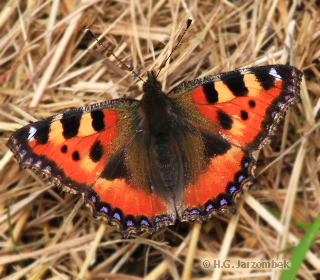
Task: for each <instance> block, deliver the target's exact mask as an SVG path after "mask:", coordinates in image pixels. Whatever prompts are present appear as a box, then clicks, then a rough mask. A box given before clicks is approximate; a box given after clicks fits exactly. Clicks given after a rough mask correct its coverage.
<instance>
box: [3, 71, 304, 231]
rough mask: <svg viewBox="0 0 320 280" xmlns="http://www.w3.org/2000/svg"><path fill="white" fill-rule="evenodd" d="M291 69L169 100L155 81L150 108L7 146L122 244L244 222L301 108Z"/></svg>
mask: <svg viewBox="0 0 320 280" xmlns="http://www.w3.org/2000/svg"><path fill="white" fill-rule="evenodd" d="M301 77H302V73H301V72H300V71H299V70H297V69H295V68H293V67H290V66H285V65H271V66H264V67H254V68H247V69H240V70H236V71H233V72H227V73H222V74H219V75H216V76H211V77H206V78H203V79H199V80H195V81H191V82H186V83H182V84H180V85H179V86H177V87H176V88H174V89H173V90H172V91H170V92H169V93H168V94H165V93H164V92H162V90H161V84H160V83H159V82H158V81H157V80H156V78H155V76H154V74H153V73H152V72H148V79H147V81H146V82H145V84H144V95H143V97H142V99H141V101H137V100H133V99H117V100H112V101H108V102H103V103H99V104H95V105H89V106H86V107H82V108H79V109H75V110H71V111H69V112H66V113H63V114H59V115H56V116H53V117H51V118H48V119H45V120H42V121H39V122H36V123H33V124H29V125H27V126H25V127H23V128H21V129H20V130H18V131H17V132H15V133H14V134H13V135H12V136H11V138H10V139H9V141H8V144H7V145H8V146H9V147H10V149H11V150H12V151H13V153H14V154H15V156H16V158H17V159H18V161H19V162H20V166H21V167H22V168H33V169H35V170H37V171H38V172H39V173H41V174H43V175H45V176H46V177H48V178H49V179H50V180H51V181H53V182H54V183H55V184H56V185H57V186H59V187H61V188H62V189H63V190H65V191H70V192H74V193H81V194H83V196H84V198H85V202H86V204H87V205H89V206H90V208H91V209H92V211H93V214H94V216H95V217H98V218H103V219H105V220H107V221H108V222H109V223H110V224H113V225H117V226H118V227H119V228H120V230H121V233H122V235H123V236H125V237H126V236H128V235H129V234H131V233H134V232H140V231H148V232H150V233H153V232H155V231H156V230H158V229H159V228H161V227H164V226H168V225H171V224H174V223H175V222H176V220H177V218H179V219H180V220H181V221H190V220H195V219H198V220H207V219H208V218H210V217H211V216H212V215H213V214H214V213H220V212H228V213H235V210H236V200H237V198H238V197H239V195H240V194H241V193H242V190H243V188H244V187H246V186H248V185H250V184H252V182H253V171H254V168H255V165H256V161H255V159H254V156H253V152H254V151H255V150H258V149H260V148H261V147H262V146H263V145H264V144H265V143H266V142H267V141H268V140H269V139H270V137H271V136H272V135H273V133H274V130H275V128H276V127H277V125H278V123H279V121H280V119H281V118H282V117H283V116H284V114H285V111H286V109H287V108H288V107H289V106H290V105H292V104H294V103H297V102H299V101H300V97H299V92H300V83H301Z"/></svg>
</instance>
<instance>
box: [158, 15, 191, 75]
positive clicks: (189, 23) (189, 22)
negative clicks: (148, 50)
mask: <svg viewBox="0 0 320 280" xmlns="http://www.w3.org/2000/svg"><path fill="white" fill-rule="evenodd" d="M191 22H192V19H190V18H189V19H188V20H187V27H186V29H185V30H184V31H183V33H182V35H181V37H180V39H179V41H178V43H177V44H176V46H175V47H174V48H173V50H172V52H171V53H170V54H169V56H168V57H167V59H166V61H165V62H164V63H162V66H161V67H160V69H159V71H158V73H157V75H156V78H157V77H158V76H159V74H160V71H161V70H162V69H163V67H164V66H165V64H166V63H167V61H168V60H169V58H170V57H171V55H172V54H173V53H174V51H175V50H176V49H177V47H178V46H179V44H180V42H181V40H182V38H183V37H184V35H185V34H186V32H187V30H188V29H189V27H190V25H191Z"/></svg>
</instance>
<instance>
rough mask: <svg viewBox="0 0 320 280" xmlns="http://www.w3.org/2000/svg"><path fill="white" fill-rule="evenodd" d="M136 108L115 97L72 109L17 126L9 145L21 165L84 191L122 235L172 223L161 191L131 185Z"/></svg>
mask: <svg viewBox="0 0 320 280" xmlns="http://www.w3.org/2000/svg"><path fill="white" fill-rule="evenodd" d="M138 107H139V101H136V100H131V99H118V100H112V101H109V102H103V103H99V104H95V105H91V106H85V107H82V108H78V109H75V110H71V111H68V112H66V113H63V114H59V115H56V116H53V117H50V118H47V119H44V120H41V121H39V122H35V123H32V124H29V125H27V126H25V127H23V128H21V129H19V130H18V131H16V132H15V133H14V134H13V135H12V136H11V137H10V139H9V141H8V143H7V145H8V147H9V148H10V149H11V150H12V152H13V153H14V154H15V156H16V158H17V159H18V161H19V163H20V167H21V168H32V169H34V170H36V171H37V172H38V173H39V174H41V175H44V176H45V177H47V178H48V179H49V180H50V181H52V182H53V183H55V185H57V186H58V187H61V188H62V189H63V190H64V191H69V192H72V193H81V194H83V196H84V198H85V202H86V204H87V205H89V206H90V208H91V209H92V211H93V213H94V215H95V216H96V217H99V218H103V219H105V220H107V221H108V222H109V223H110V224H113V225H117V226H118V227H119V228H120V230H121V232H122V234H123V236H128V235H129V234H130V233H132V232H139V231H148V232H154V231H155V230H156V229H157V228H159V227H162V226H166V225H168V224H172V223H174V222H175V210H174V206H173V201H172V200H170V197H168V196H166V195H165V194H164V193H163V192H161V190H160V191H158V192H157V191H153V190H151V186H150V185H148V184H141V185H137V184H133V182H132V172H131V170H132V169H134V167H132V166H131V168H130V172H129V171H128V158H127V157H128V154H129V155H130V154H132V153H130V151H131V149H132V146H134V145H132V143H136V142H137V141H139V134H137V132H136V130H135V127H136V126H137V123H138V122H139V118H140V115H139V110H138ZM138 143H139V142H138ZM130 162H131V161H129V163H130ZM140 162H141V161H140Z"/></svg>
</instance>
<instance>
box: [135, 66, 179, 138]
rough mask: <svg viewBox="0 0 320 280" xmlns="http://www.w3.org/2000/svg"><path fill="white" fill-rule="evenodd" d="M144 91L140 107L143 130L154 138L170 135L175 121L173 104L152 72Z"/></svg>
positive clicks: (149, 73)
mask: <svg viewBox="0 0 320 280" xmlns="http://www.w3.org/2000/svg"><path fill="white" fill-rule="evenodd" d="M143 90H144V95H143V98H142V100H141V105H140V112H141V115H142V129H147V130H148V131H149V132H150V134H151V135H154V136H158V135H163V134H168V133H169V132H170V130H171V128H172V121H173V115H172V113H171V110H172V108H171V102H170V100H169V98H168V97H167V96H166V94H164V93H163V91H162V90H161V84H160V83H159V82H158V81H157V80H156V77H155V76H154V74H153V73H152V72H148V80H147V81H146V82H145V84H144V87H143Z"/></svg>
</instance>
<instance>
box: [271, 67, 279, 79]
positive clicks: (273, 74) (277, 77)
mask: <svg viewBox="0 0 320 280" xmlns="http://www.w3.org/2000/svg"><path fill="white" fill-rule="evenodd" d="M269 74H270V75H271V76H273V77H275V78H276V79H277V80H281V76H280V75H279V74H278V72H277V70H276V69H274V68H271V69H270V71H269Z"/></svg>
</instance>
